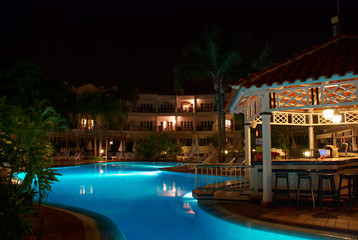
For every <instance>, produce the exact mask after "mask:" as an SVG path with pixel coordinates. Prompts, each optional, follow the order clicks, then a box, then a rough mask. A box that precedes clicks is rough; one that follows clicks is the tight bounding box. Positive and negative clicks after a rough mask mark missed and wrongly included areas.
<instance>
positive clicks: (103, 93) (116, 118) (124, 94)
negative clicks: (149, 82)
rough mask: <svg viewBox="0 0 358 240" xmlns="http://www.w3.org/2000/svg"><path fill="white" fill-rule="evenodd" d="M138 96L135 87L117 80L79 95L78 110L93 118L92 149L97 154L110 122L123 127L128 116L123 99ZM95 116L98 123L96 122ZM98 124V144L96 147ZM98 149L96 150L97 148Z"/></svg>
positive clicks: (126, 99)
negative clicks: (103, 87)
mask: <svg viewBox="0 0 358 240" xmlns="http://www.w3.org/2000/svg"><path fill="white" fill-rule="evenodd" d="M137 98H138V95H137V92H136V89H135V88H134V87H133V86H132V85H129V84H123V83H120V82H117V85H116V86H115V87H113V88H111V89H108V90H99V91H97V92H94V93H89V92H86V93H84V94H83V95H82V96H80V97H79V101H78V104H79V106H78V111H79V112H80V114H81V115H82V116H84V115H87V114H89V115H91V117H92V118H93V120H94V136H95V140H94V149H95V156H98V155H99V153H100V151H101V150H102V148H103V140H104V138H106V140H107V134H106V133H107V131H106V130H108V129H109V126H110V123H111V124H112V125H116V126H117V127H118V128H121V129H122V128H123V125H124V122H125V119H126V118H127V117H128V114H127V111H126V110H125V108H124V101H135V100H136V99H137ZM97 116H98V117H99V118H100V121H99V122H100V123H99V124H98V122H97ZM98 125H99V146H98V148H97V141H98V139H97V137H98V132H97V130H98ZM97 149H98V150H97Z"/></svg>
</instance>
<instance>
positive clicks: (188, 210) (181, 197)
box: [157, 182, 197, 216]
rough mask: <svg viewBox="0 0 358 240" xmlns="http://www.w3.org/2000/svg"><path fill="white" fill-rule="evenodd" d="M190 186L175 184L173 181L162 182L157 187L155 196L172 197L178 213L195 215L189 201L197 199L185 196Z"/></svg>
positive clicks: (189, 190)
mask: <svg viewBox="0 0 358 240" xmlns="http://www.w3.org/2000/svg"><path fill="white" fill-rule="evenodd" d="M191 190H192V186H190V185H188V186H176V185H175V182H173V183H171V184H168V183H165V182H163V185H162V186H158V187H157V196H161V197H173V198H175V199H176V200H175V204H174V205H175V206H176V209H177V214H178V215H183V216H188V214H190V215H195V212H194V211H193V209H192V206H191V202H192V201H197V200H196V199H193V198H192V197H191V198H187V197H186V194H188V192H189V193H191Z"/></svg>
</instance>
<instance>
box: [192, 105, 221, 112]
mask: <svg viewBox="0 0 358 240" xmlns="http://www.w3.org/2000/svg"><path fill="white" fill-rule="evenodd" d="M196 112H216V106H213V107H199V108H196Z"/></svg>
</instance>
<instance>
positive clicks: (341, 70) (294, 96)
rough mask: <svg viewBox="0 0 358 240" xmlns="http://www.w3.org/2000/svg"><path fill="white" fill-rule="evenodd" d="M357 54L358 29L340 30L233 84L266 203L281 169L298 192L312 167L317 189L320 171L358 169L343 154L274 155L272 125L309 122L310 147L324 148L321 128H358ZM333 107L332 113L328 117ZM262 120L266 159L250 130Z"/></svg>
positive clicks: (255, 188)
mask: <svg viewBox="0 0 358 240" xmlns="http://www.w3.org/2000/svg"><path fill="white" fill-rule="evenodd" d="M357 55H358V34H348V35H340V36H337V37H335V38H332V39H329V40H328V41H326V42H323V43H320V44H319V45H317V46H313V47H312V48H310V49H307V50H305V51H303V52H302V53H299V54H296V55H294V56H293V57H292V58H287V59H284V60H283V61H282V62H280V63H275V64H274V65H273V66H271V67H270V68H264V69H262V70H261V71H260V72H258V73H257V74H256V73H255V74H252V75H251V76H249V77H248V78H246V79H240V80H239V81H238V82H237V83H236V84H235V85H232V86H231V87H232V89H233V90H232V94H231V98H230V99H229V101H228V104H227V107H226V110H227V111H230V113H237V114H238V113H243V114H244V116H245V117H244V120H245V152H246V158H247V162H248V163H249V162H250V161H251V165H252V175H251V176H252V179H251V186H252V194H253V195H259V196H262V202H261V203H262V205H270V204H271V203H272V200H273V199H272V192H273V187H274V184H273V183H274V176H275V175H274V174H275V173H276V172H282V171H283V172H286V173H288V181H289V185H290V188H291V186H292V191H295V186H296V179H297V174H298V173H299V172H310V173H311V174H312V180H313V187H314V188H317V178H318V175H320V174H324V173H332V174H336V175H337V174H340V173H345V172H350V171H355V172H357V171H358V167H357V165H358V160H357V158H355V156H354V157H346V158H337V157H339V156H338V155H337V156H333V155H332V154H331V156H333V157H335V158H327V159H326V158H324V157H322V156H321V155H320V156H318V157H316V156H309V158H306V159H301V158H299V159H289V160H286V159H285V160H273V159H272V153H271V152H272V148H271V125H281V126H284V125H286V126H304V127H306V128H307V135H308V147H307V148H309V149H310V150H313V149H317V148H318V146H315V139H316V138H315V128H316V127H325V128H326V129H327V130H330V129H331V128H332V126H335V128H337V127H341V129H347V128H349V127H351V128H354V129H356V128H357V124H358V109H357V106H358V101H357V91H356V90H357V87H358V81H357V80H358V64H357V62H356V59H357ZM326 110H330V111H326ZM327 112H330V113H332V116H330V117H328V115H327V114H326V113H327ZM257 124H262V161H254V159H251V156H250V153H251V143H250V137H249V132H250V128H251V127H255V126H256V125H257ZM356 142H357V139H356V137H355V136H352V143H351V145H353V146H352V149H353V150H356V149H357V146H356ZM332 145H334V144H332ZM333 147H334V146H333ZM332 153H333V152H332ZM335 181H337V176H335ZM315 190H317V189H315ZM290 191H291V189H290Z"/></svg>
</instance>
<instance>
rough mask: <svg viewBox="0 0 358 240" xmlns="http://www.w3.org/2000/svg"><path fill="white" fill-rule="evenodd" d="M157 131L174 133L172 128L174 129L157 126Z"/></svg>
mask: <svg viewBox="0 0 358 240" xmlns="http://www.w3.org/2000/svg"><path fill="white" fill-rule="evenodd" d="M158 131H159V132H174V131H175V128H174V127H166V128H163V126H159V127H158Z"/></svg>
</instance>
